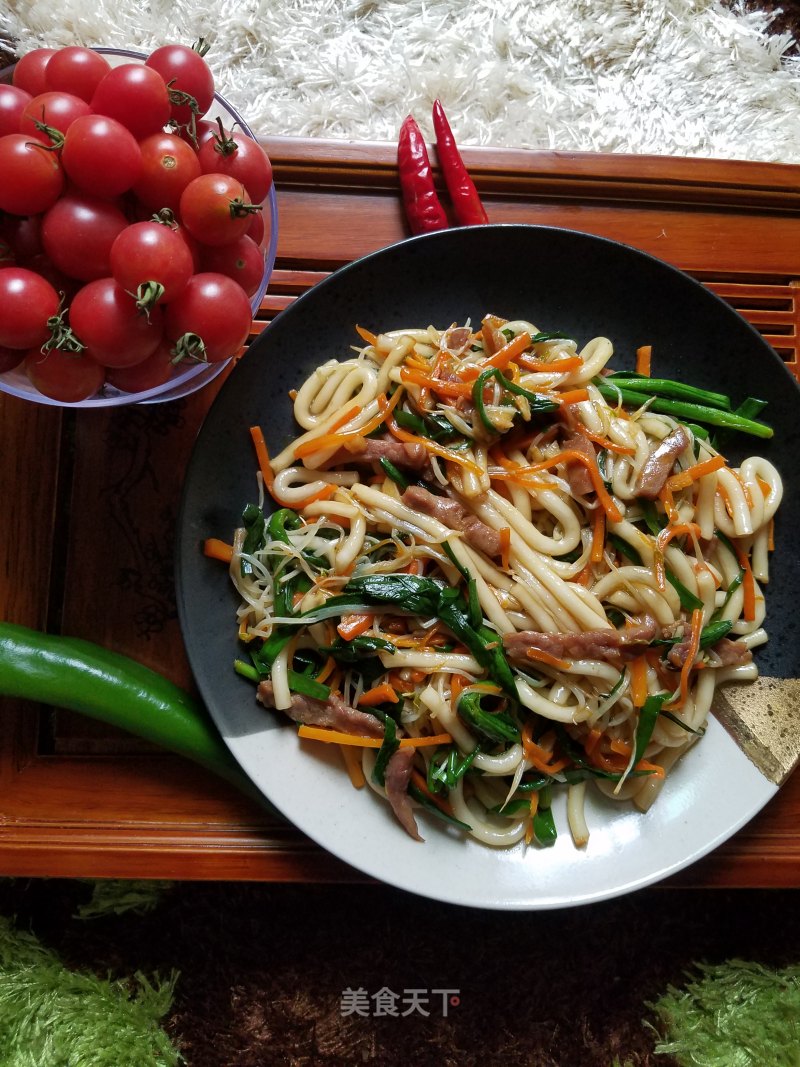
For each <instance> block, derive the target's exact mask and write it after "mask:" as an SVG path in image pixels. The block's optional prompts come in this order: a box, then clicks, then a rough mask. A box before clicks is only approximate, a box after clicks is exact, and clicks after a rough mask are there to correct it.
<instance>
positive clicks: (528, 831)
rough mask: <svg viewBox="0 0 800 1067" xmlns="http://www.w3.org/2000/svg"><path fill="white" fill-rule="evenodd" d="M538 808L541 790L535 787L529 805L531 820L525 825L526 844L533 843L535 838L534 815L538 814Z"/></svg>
mask: <svg viewBox="0 0 800 1067" xmlns="http://www.w3.org/2000/svg"><path fill="white" fill-rule="evenodd" d="M538 810H539V790H538V789H534V791H533V793H531V801H530V805H529V806H528V815H529V817H530V822H529V823H528V825H527V826H526V827H525V844H526V845H529V844H530V843H531V840H532V839H533V817H534V815H535V814H536V812H537V811H538Z"/></svg>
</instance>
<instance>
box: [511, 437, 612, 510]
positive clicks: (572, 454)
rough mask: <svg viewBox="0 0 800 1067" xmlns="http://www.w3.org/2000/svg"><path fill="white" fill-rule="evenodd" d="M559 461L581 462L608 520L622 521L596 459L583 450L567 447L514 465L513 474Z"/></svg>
mask: <svg viewBox="0 0 800 1067" xmlns="http://www.w3.org/2000/svg"><path fill="white" fill-rule="evenodd" d="M559 463H582V464H583V466H584V467H585V468H586V469H587V471H588V472H589V477H590V478H591V480H592V488H593V489H594V491H595V492H596V493H597V499H598V500H599V501H600V505H601V507H602V508H603V511H604V512H605V513H606V515H607V516H608V518H609V521H610V522H622V514H621V512H620V510H619V508H618V507H617V505H616V504H615V503H614V501H613V500H612V499H611V497H610V496H609V493H608V490H607V489H606V487H605V485H604V484H603V479H602V477H601V475H600V471H599V469H598V467H597V462H596V460H593V459H590V458H589V456H585V455H584V454H583V452H578V451H576V450H575V449H572V448H568V449H565V450H564V451H563V452H559V453H558V454H557V455H555V456H551V457H550V458H549V459H545V460H542V462H541V463H533V464H531V465H530V466H526V467H520V466H516V467H515V468H514V474H516V475H520V474H528V473H530V474H536V472H537V471H543V470H547V469H548V468H549V467H555V466H557V465H558V464H559Z"/></svg>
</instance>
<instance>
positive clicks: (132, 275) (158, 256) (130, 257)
mask: <svg viewBox="0 0 800 1067" xmlns="http://www.w3.org/2000/svg"><path fill="white" fill-rule="evenodd" d="M111 273H112V274H113V275H114V278H115V279H116V282H117V284H118V285H121V286H122V288H123V289H126V290H127V291H128V292H129V293H135V292H136V291H137V290H138V288H139V286H140V285H144V284H145V283H146V282H152V283H155V284H157V285H161V286H163V293H162V294H161V296H160V297H158V299H159V300H160V301H161V302H162V303H164V304H168V303H169V302H170V300H172V299H174V298H175V297H176V296H177V295H178V293H179V292H180V291H181V290H182V289H183V287H184V286H185V285H186V283H187V282H188V281H189V279H190V278H191V276H192V274H193V273H194V263H193V262H192V255H191V253H190V251H189V248H188V246H187V245H186V242H185V241H183V240H182V238H181V237H180V235H179V234H178V233H176V232H175V231H174V230H171V229H170V228H169V226H164V225H162V223H160V222H135V223H134V224H133V225H132V226H128V227H126V229H124V230H123V231H122V233H121V234H120V235H119V237H117V239H116V241H114V244H113V245H112V246H111Z"/></svg>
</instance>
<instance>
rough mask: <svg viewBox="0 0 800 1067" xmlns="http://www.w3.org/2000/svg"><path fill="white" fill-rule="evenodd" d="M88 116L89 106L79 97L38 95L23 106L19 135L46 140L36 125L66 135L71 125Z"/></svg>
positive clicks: (50, 94)
mask: <svg viewBox="0 0 800 1067" xmlns="http://www.w3.org/2000/svg"><path fill="white" fill-rule="evenodd" d="M88 114H89V105H88V104H87V103H86V101H85V100H81V98H80V97H79V96H72V95H71V94H70V93H40V94H39V96H34V98H33V99H32V100H31V101H30V103H28V104H26V105H25V110H24V111H23V112H22V119H21V120H20V124H19V129H20V133H26V134H29V135H32V136H35V137H42V138H43V139H44V138H46V134H43V131H40V130H39V128H38V127H37V125H36V123H37V122H39V123H42V122H43V123H44V124H45V125H46V126H52V127H53V129H55V130H58V131H59V132H60V133H66V132H67V130H68V129H69V128H70V126H71V125H72V123H73V122H74V121H75V120H76V119H79V118H80V117H81V115H88Z"/></svg>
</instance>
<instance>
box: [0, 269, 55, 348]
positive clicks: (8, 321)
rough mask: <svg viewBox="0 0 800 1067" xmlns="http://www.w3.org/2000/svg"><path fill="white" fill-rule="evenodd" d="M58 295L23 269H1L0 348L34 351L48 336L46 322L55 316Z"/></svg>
mask: <svg viewBox="0 0 800 1067" xmlns="http://www.w3.org/2000/svg"><path fill="white" fill-rule="evenodd" d="M58 304H59V299H58V293H57V292H56V291H55V289H54V288H53V287H52V285H51V284H50V283H49V282H48V281H45V279H44V278H41V277H39V275H38V274H35V273H34V272H33V271H32V270H26V269H25V267H4V268H3V269H2V270H0V308H2V309H3V313H2V315H0V345H3V347H5V348H33V347H34V346H35V345H43V344H44V343H45V341H46V340H47V338H48V336H49V330H48V327H47V320H48V319H49V318H52V316H53V315H56V314H57V313H58Z"/></svg>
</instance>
